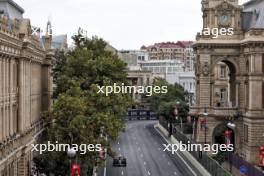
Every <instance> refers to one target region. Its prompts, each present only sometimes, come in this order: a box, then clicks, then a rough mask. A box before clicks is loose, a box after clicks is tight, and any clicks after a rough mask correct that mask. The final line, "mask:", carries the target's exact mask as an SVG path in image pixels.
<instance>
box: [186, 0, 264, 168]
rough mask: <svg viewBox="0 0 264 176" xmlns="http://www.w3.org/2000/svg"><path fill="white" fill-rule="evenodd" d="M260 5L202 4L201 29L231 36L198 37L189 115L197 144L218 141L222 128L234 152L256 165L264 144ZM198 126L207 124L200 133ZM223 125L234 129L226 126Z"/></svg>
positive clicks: (206, 0)
mask: <svg viewBox="0 0 264 176" xmlns="http://www.w3.org/2000/svg"><path fill="white" fill-rule="evenodd" d="M263 7H264V1H260V0H251V1H249V2H248V3H246V4H244V5H243V6H240V5H239V4H238V0H202V11H203V31H204V30H205V29H206V28H207V29H208V28H209V29H213V28H217V29H219V30H221V29H223V28H225V29H228V28H229V29H230V28H231V29H233V34H232V35H219V36H218V37H217V38H216V37H214V36H213V35H210V34H208V33H206V34H205V33H201V34H198V35H197V41H196V42H195V43H194V45H193V47H194V50H195V53H196V55H197V59H196V66H195V74H196V105H195V106H193V107H192V108H191V112H190V114H191V115H193V116H194V117H195V119H196V120H197V121H196V122H197V128H196V129H195V130H196V134H197V136H196V141H197V142H200V143H211V144H212V143H219V142H220V141H218V138H217V136H219V135H222V136H223V135H224V131H223V130H222V131H221V129H224V130H225V129H229V130H231V131H232V141H231V142H232V143H233V144H234V146H235V153H237V154H238V155H239V156H241V157H242V158H243V159H245V160H247V161H249V162H251V163H255V164H257V162H258V159H259V155H258V153H259V147H260V146H261V145H263V144H264V136H263V135H264V79H263V78H264V77H263V76H264V23H263V21H264V11H263V9H264V8H263ZM225 29H223V30H225ZM221 66H225V67H227V68H228V69H226V68H225V67H222V68H221ZM217 67H218V71H216V70H217V69H216V68H217ZM219 68H220V70H219ZM221 69H222V70H221ZM217 72H218V73H219V74H220V77H222V78H221V79H218V76H216V75H215V74H216V73H217ZM221 75H222V76H221ZM219 89H222V96H223V97H226V98H224V99H226V100H225V102H218V101H219V97H216V96H215V95H216V94H220V95H219V96H221V90H219ZM204 112H206V113H204ZM205 114H206V115H205ZM202 122H206V126H207V128H206V130H205V131H204V129H202V124H201V123H202ZM228 123H232V124H234V125H233V127H234V128H233V129H230V128H227V126H228V125H227V124H228ZM219 132H220V134H219ZM222 142H223V141H222Z"/></svg>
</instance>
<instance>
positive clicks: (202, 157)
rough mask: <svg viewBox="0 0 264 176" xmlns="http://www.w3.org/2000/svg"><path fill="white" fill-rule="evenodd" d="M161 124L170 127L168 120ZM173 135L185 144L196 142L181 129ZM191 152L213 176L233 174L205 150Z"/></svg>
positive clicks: (230, 175)
mask: <svg viewBox="0 0 264 176" xmlns="http://www.w3.org/2000/svg"><path fill="white" fill-rule="evenodd" d="M160 124H161V125H162V126H163V127H164V128H165V129H168V124H167V122H166V121H161V120H160ZM173 136H174V137H175V138H176V139H177V140H178V141H182V143H183V144H188V142H189V144H194V143H195V142H193V141H192V140H191V139H190V138H188V137H187V136H186V135H185V134H183V133H182V132H181V131H179V130H177V129H175V131H174V133H173ZM189 153H190V154H191V155H192V156H193V157H194V158H195V159H196V160H197V161H198V162H199V163H200V164H201V165H202V166H203V167H204V168H205V169H206V170H207V171H208V172H209V173H210V174H211V175H212V176H232V174H231V173H229V172H228V171H227V170H225V169H224V168H223V167H222V166H221V165H220V164H218V162H217V161H215V160H214V159H213V158H211V157H210V156H209V155H207V154H206V153H205V152H200V151H189Z"/></svg>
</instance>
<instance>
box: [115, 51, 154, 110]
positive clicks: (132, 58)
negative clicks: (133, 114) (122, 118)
mask: <svg viewBox="0 0 264 176" xmlns="http://www.w3.org/2000/svg"><path fill="white" fill-rule="evenodd" d="M118 56H119V58H120V59H121V60H122V61H124V62H125V63H126V64H127V74H128V76H127V79H128V83H129V84H130V85H132V86H149V85H152V84H153V79H154V77H153V73H152V72H151V71H148V70H143V69H142V68H141V66H140V65H141V63H142V62H145V60H148V54H147V53H146V52H144V51H138V50H121V51H119V52H118ZM132 96H133V99H134V100H135V102H136V105H135V106H134V107H132V108H133V109H149V108H150V107H149V104H148V103H147V101H146V97H145V96H144V95H142V94H138V93H136V94H133V95H132Z"/></svg>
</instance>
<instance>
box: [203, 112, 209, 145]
mask: <svg viewBox="0 0 264 176" xmlns="http://www.w3.org/2000/svg"><path fill="white" fill-rule="evenodd" d="M203 115H204V144H206V142H207V141H206V131H207V130H206V129H207V116H208V113H207V109H206V108H204V113H203Z"/></svg>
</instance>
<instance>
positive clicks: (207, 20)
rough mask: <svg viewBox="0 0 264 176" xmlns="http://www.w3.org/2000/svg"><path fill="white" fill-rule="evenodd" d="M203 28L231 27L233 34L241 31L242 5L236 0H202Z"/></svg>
mask: <svg viewBox="0 0 264 176" xmlns="http://www.w3.org/2000/svg"><path fill="white" fill-rule="evenodd" d="M202 11H203V30H204V29H205V28H210V29H213V28H219V29H221V28H232V29H233V31H234V34H235V36H237V35H239V34H240V33H241V12H242V6H240V5H238V0H203V1H202Z"/></svg>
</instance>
